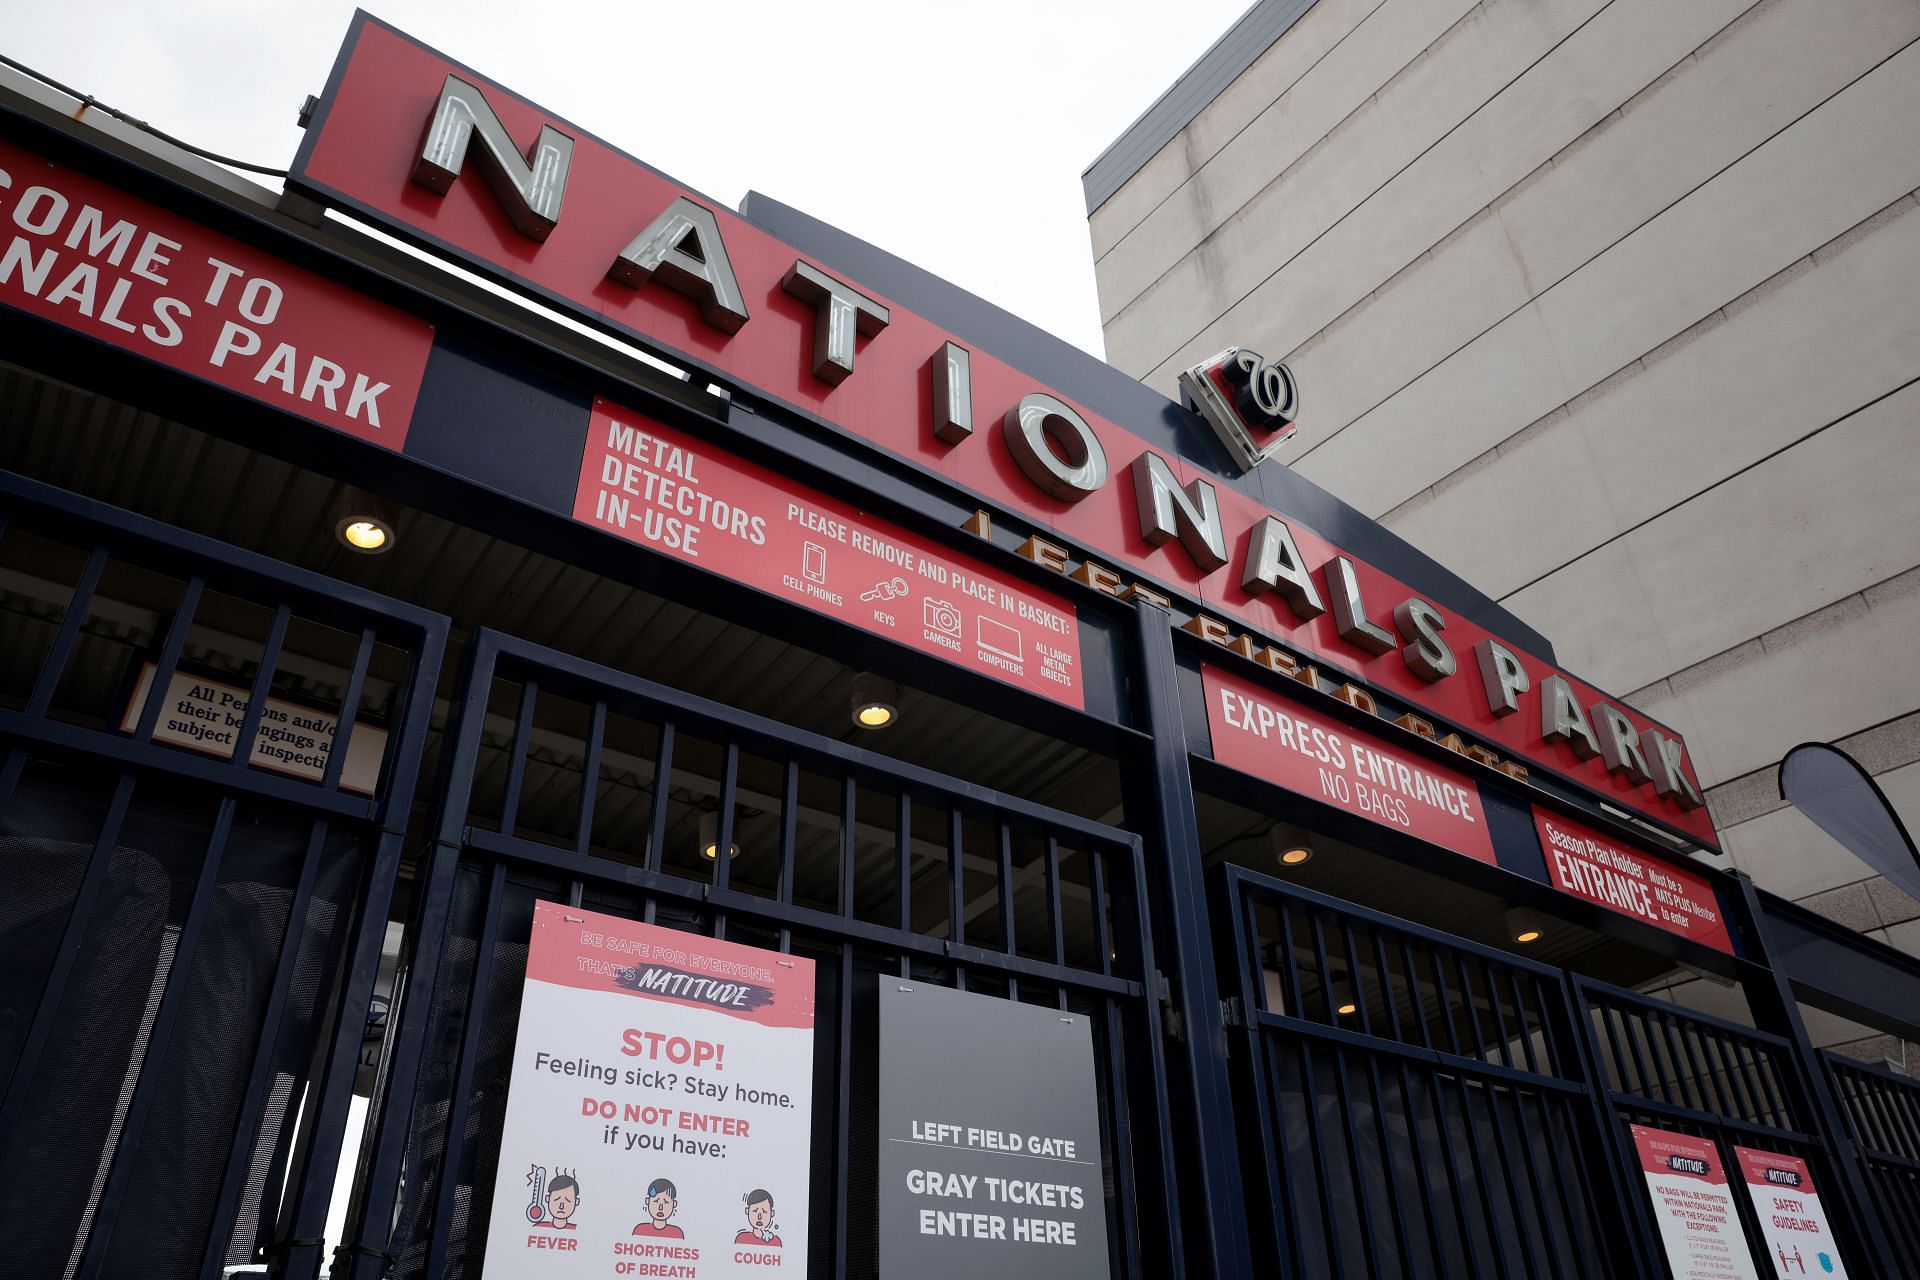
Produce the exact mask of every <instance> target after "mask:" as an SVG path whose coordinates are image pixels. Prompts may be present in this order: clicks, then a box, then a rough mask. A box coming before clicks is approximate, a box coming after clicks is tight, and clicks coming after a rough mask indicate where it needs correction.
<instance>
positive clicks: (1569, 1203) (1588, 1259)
mask: <svg viewBox="0 0 1920 1280" xmlns="http://www.w3.org/2000/svg"><path fill="white" fill-rule="evenodd" d="M1540 1114H1541V1116H1542V1118H1544V1119H1545V1120H1546V1122H1547V1136H1548V1139H1549V1140H1548V1142H1547V1147H1546V1160H1547V1167H1548V1168H1550V1169H1551V1170H1552V1171H1553V1187H1554V1191H1555V1193H1556V1194H1557V1196H1558V1198H1559V1201H1560V1212H1561V1215H1562V1217H1563V1219H1564V1221H1565V1222H1566V1224H1567V1235H1568V1240H1567V1252H1568V1253H1570V1254H1572V1255H1573V1259H1574V1261H1575V1262H1576V1263H1577V1264H1578V1265H1579V1274H1580V1275H1582V1276H1589V1275H1600V1276H1601V1277H1602V1280H1606V1276H1605V1272H1596V1271H1595V1268H1596V1267H1598V1266H1600V1265H1602V1263H1603V1261H1604V1259H1605V1257H1606V1249H1605V1246H1603V1245H1602V1244H1601V1242H1600V1231H1599V1227H1598V1224H1597V1223H1595V1222H1594V1221H1593V1218H1592V1214H1591V1213H1590V1212H1589V1208H1590V1207H1592V1208H1598V1201H1597V1200H1596V1199H1595V1198H1594V1193H1593V1189H1592V1187H1591V1185H1590V1183H1589V1182H1588V1180H1587V1179H1586V1174H1585V1164H1586V1161H1587V1159H1588V1158H1589V1157H1588V1154H1587V1152H1586V1150H1585V1149H1584V1148H1585V1144H1584V1143H1582V1142H1581V1141H1580V1127H1579V1124H1578V1122H1577V1121H1576V1119H1575V1117H1574V1114H1573V1108H1572V1104H1571V1103H1569V1102H1568V1101H1567V1099H1565V1098H1563V1097H1561V1096H1560V1095H1558V1094H1554V1093H1542V1094H1541V1095H1540ZM1556 1115H1557V1117H1558V1126H1559V1130H1560V1131H1563V1132H1565V1134H1566V1135H1567V1141H1566V1145H1564V1146H1563V1145H1562V1144H1561V1143H1559V1142H1558V1141H1555V1140H1553V1139H1554V1135H1555V1132H1556V1130H1555V1124H1556ZM1569 1165H1571V1166H1572V1172H1573V1175H1574V1178H1575V1179H1576V1180H1577V1181H1576V1184H1575V1185H1574V1186H1571V1187H1570V1186H1569V1185H1568V1182H1569V1178H1568V1166H1569ZM1583 1222H1585V1223H1587V1225H1588V1230H1589V1232H1590V1234H1591V1237H1592V1244H1593V1246H1594V1251H1593V1252H1591V1253H1589V1252H1588V1251H1587V1248H1586V1245H1587V1241H1586V1240H1584V1239H1582V1238H1581V1235H1580V1224H1581V1223H1583Z"/></svg>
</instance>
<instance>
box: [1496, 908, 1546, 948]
mask: <svg viewBox="0 0 1920 1280" xmlns="http://www.w3.org/2000/svg"><path fill="white" fill-rule="evenodd" d="M1504 918H1505V920H1506V923H1507V936H1508V937H1510V938H1512V939H1513V940H1514V941H1515V942H1519V943H1528V942H1538V941H1540V939H1541V938H1542V937H1544V936H1545V934H1546V931H1545V930H1544V929H1542V928H1541V927H1540V917H1538V916H1536V915H1534V914H1533V912H1531V911H1529V910H1527V909H1526V908H1525V907H1508V908H1507V910H1506V914H1505V917H1504Z"/></svg>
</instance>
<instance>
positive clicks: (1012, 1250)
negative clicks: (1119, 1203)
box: [879, 981, 1111, 1280]
mask: <svg viewBox="0 0 1920 1280" xmlns="http://www.w3.org/2000/svg"><path fill="white" fill-rule="evenodd" d="M1095 1096H1096V1094H1095V1086H1094V1064H1093V1028H1092V1025H1091V1024H1090V1023H1089V1022H1088V1021H1087V1019H1086V1018H1084V1017H1082V1016H1080V1015H1078V1014H1070V1013H1062V1012H1061V1011H1060V1010H1058V1009H1046V1008H1041V1007H1039V1006H1037V1005H1029V1004H1020V1003H1018V1002H1016V1001H1012V1000H1002V999H998V998H995V997H993V996H983V995H975V994H971V993H968V992H964V991H953V990H950V989H948V988H946V987H939V986H932V985H928V984H924V983H918V982H914V983H907V982H889V981H882V983H881V986H880V1152H879V1174H880V1195H879V1210H880V1223H879V1227H880V1231H879V1236H880V1274H881V1275H883V1276H910V1277H913V1280H982V1277H987V1278H989V1280H1096V1277H1098V1278H1100V1280H1105V1277H1107V1276H1108V1275H1110V1274H1111V1273H1110V1272H1109V1271H1108V1268H1107V1200H1106V1191H1105V1185H1104V1181H1103V1179H1102V1176H1101V1167H1100V1115H1099V1111H1098V1109H1097V1107H1096V1105H1095V1101H1094V1100H1095Z"/></svg>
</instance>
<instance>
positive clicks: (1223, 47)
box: [1080, 0, 1313, 217]
mask: <svg viewBox="0 0 1920 1280" xmlns="http://www.w3.org/2000/svg"><path fill="white" fill-rule="evenodd" d="M1312 7H1313V0H1257V2H1256V3H1255V4H1254V6H1253V7H1252V8H1250V9H1248V10H1247V11H1246V12H1245V13H1243V14H1241V15H1240V17H1239V19H1238V20H1237V21H1236V22H1235V23H1234V24H1233V25H1232V26H1231V27H1228V28H1227V31H1226V34H1225V35H1223V36H1221V37H1220V38H1219V39H1218V40H1215V41H1214V42H1213V44H1212V45H1210V46H1209V47H1208V48H1207V51H1206V52H1205V53H1203V54H1201V55H1200V56H1199V58H1198V59H1196V60H1195V61H1194V64H1193V65H1192V66H1190V67H1188V68H1187V69H1186V70H1185V71H1183V72H1181V73H1180V75H1179V76H1178V78H1176V79H1175V80H1174V82H1173V83H1172V84H1170V85H1168V86H1167V90H1166V92H1165V93H1163V94H1161V95H1160V96H1159V97H1158V98H1156V99H1154V102H1153V105H1152V106H1150V107H1148V108H1147V109H1146V110H1145V111H1144V112H1142V113H1141V114H1140V117H1139V119H1137V120H1135V121H1134V122H1133V123H1132V124H1130V125H1128V126H1127V127H1126V128H1125V129H1124V130H1122V131H1121V133H1120V136H1119V137H1117V138H1115V139H1114V140H1113V141H1112V142H1110V143H1108V144H1107V149H1106V150H1105V151H1102V152H1101V153H1100V154H1099V155H1098V156H1097V157H1095V158H1094V161H1093V163H1092V164H1089V165H1088V166H1087V167H1086V168H1085V169H1084V170H1082V171H1081V174H1080V185H1081V187H1082V189H1083V190H1084V191H1085V192H1086V197H1087V215H1088V216H1089V217H1091V216H1092V215H1093V213H1094V212H1095V211H1096V210H1098V209H1099V208H1100V206H1101V205H1103V204H1105V203H1106V202H1107V201H1108V199H1109V198H1111V197H1112V195H1113V193H1114V192H1116V191H1118V190H1119V189H1120V188H1121V187H1123V186H1125V185H1126V182H1127V179H1129V178H1131V177H1133V175H1134V174H1136V173H1138V172H1140V170H1141V169H1142V168H1144V167H1145V166H1146V163H1147V161H1149V160H1151V159H1153V158H1154V156H1156V155H1158V154H1159V153H1160V148H1162V147H1164V146H1166V145H1167V144H1168V143H1169V142H1171V141H1173V140H1174V139H1175V138H1176V137H1178V136H1179V135H1180V131H1181V130H1182V129H1184V128H1186V127H1187V126H1188V125H1190V124H1192V123H1193V120H1194V117H1196V116H1198V115H1199V114H1200V113H1201V112H1202V111H1204V110H1206V109H1207V104H1208V103H1210V102H1212V101H1213V100H1214V99H1215V98H1217V97H1219V96H1220V91H1221V90H1223V89H1225V88H1226V87H1227V86H1228V85H1230V84H1232V83H1233V81H1234V80H1235V79H1236V78H1237V77H1238V76H1239V75H1240V73H1241V72H1242V71H1245V70H1246V69H1247V68H1248V67H1250V66H1252V65H1253V61H1254V59H1255V58H1258V57H1259V56H1260V55H1261V54H1263V53H1265V52H1266V51H1267V50H1268V49H1270V48H1272V47H1273V42H1274V41H1275V40H1278V39H1279V38H1280V37H1281V36H1283V35H1285V34H1286V33H1287V32H1288V30H1289V29H1291V28H1292V26H1293V24H1294V23H1295V22H1298V21H1299V20H1300V15H1302V14H1304V13H1305V12H1306V11H1307V10H1308V9H1311V8H1312Z"/></svg>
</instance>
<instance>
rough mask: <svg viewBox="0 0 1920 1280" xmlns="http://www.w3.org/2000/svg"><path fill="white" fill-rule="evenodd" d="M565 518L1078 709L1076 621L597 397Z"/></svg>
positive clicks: (1024, 591)
mask: <svg viewBox="0 0 1920 1280" xmlns="http://www.w3.org/2000/svg"><path fill="white" fill-rule="evenodd" d="M573 518H574V519H575V520H578V521H581V522H582V523H584V524H590V525H594V526H595V527H597V528H600V529H603V530H606V531H607V532H609V533H612V534H614V535H615V536H617V537H621V538H625V539H626V540H627V541H629V542H637V543H639V544H640V545H642V546H645V547H651V548H653V549H654V550H655V551H660V552H663V553H665V554H667V555H670V556H672V557H674V558H675V559H676V560H684V561H686V562H687V563H689V564H694V565H698V566H700V567H701V568H703V569H707V570H710V571H712V572H714V573H717V574H720V575H722V576H723V577H727V578H731V579H733V580H734V581H735V582H739V583H743V584H745V585H746V586H749V587H758V588H759V589H760V590H762V591H765V592H768V593H769V594H771V595H776V596H782V597H785V598H786V599H788V600H792V601H795V602H797V603H799V604H802V605H805V606H806V607H807V608H809V609H812V610H814V611H815V612H816V613H824V614H826V615H827V616H828V617H830V618H836V619H838V620H840V621H842V622H846V623H850V624H851V625H853V626H856V627H859V628H860V629H862V630H863V631H870V632H873V633H874V634H875V635H881V636H885V637H886V638H887V639H889V640H896V641H898V642H900V643H901V644H904V645H908V646H909V647H911V648H914V649H918V650H920V651H921V652H922V653H931V654H933V655H935V656H936V657H941V658H945V659H947V660H948V661H949V662H954V663H958V664H959V665H960V666H963V667H966V668H967V669H969V670H972V671H978V672H980V673H981V674H983V675H989V676H992V677H994V678H996V679H998V680H1003V681H1005V682H1006V683H1008V684H1010V685H1014V686H1015V687H1017V688H1021V689H1025V690H1027V691H1028V692H1030V693H1037V694H1040V695H1041V696H1042V697H1047V698H1052V699H1053V700H1054V701H1055V702H1064V703H1066V704H1067V705H1068V706H1070V707H1074V708H1076V709H1082V710H1084V709H1085V707H1086V705H1087V703H1086V690H1085V685H1084V683H1083V681H1082V679H1081V675H1080V617H1079V614H1078V613H1076V612H1075V611H1074V607H1073V606H1072V605H1071V604H1069V603H1067V601H1065V600H1063V599H1061V598H1060V597H1058V596H1054V595H1050V594H1047V593H1045V592H1041V591H1036V590H1035V589H1033V588H1031V587H1029V586H1027V585H1026V584H1024V583H1022V582H1021V581H1020V580H1019V579H1018V578H1016V577H1014V576H1013V575H1012V574H1009V573H1003V572H1001V571H1000V570H998V569H994V568H991V567H989V566H987V565H984V564H980V563H978V562H976V561H971V560H966V559H963V558H961V557H959V556H956V555H954V554H953V553H952V552H949V551H947V550H945V549H944V548H942V547H941V546H940V545H939V544H938V543H936V542H934V541H933V540H932V539H931V538H923V537H920V536H919V535H917V534H913V533H909V532H908V531H907V530H905V529H902V528H900V527H899V526H897V525H894V524H890V523H888V522H887V521H885V520H881V519H879V518H877V517H875V516H870V515H868V514H866V513H865V512H863V511H860V510H858V509H857V508H855V507H853V506H852V505H851V504H849V503H845V502H838V501H835V500H834V499H831V498H828V497H827V496H825V495H824V494H820V493H815V492H814V491H813V490H811V489H807V488H804V487H802V486H800V485H797V484H794V483H793V482H792V481H790V480H786V479H783V478H781V477H779V476H777V475H775V474H774V473H773V472H771V471H769V470H767V469H766V468H765V467H758V466H755V465H753V464H752V463H750V462H746V461H743V460H741V459H739V458H735V457H732V456H730V455H728V454H727V453H725V452H723V451H721V450H719V449H715V448H713V447H712V446H711V445H708V444H706V443H705V442H703V441H700V440H696V439H694V438H693V437H692V436H689V435H687V434H686V433H684V432H681V431H675V430H673V429H672V428H671V427H667V426H664V425H662V424H661V423H658V422H655V421H653V420H652V419H651V418H647V417H643V416H642V415H640V414H636V413H631V412H628V411H627V410H624V409H618V408H616V407H615V406H613V405H610V404H608V403H607V402H605V401H603V400H596V401H595V402H594V406H593V420H592V422H591V423H590V424H589V425H588V427H587V447H586V452H585V453H584V455H583V456H582V457H581V460H580V483H579V487H578V488H577V489H576V490H575V492H574V499H573Z"/></svg>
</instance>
